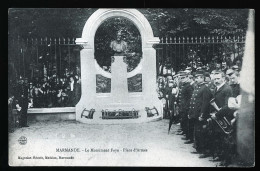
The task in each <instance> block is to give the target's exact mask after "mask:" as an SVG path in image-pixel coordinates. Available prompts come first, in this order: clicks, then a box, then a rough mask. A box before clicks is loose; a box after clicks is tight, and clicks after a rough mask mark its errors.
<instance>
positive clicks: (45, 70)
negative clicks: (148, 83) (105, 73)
mask: <svg viewBox="0 0 260 171" xmlns="http://www.w3.org/2000/svg"><path fill="white" fill-rule="evenodd" d="M244 44H245V37H244V36H233V37H219V36H211V37H205V36H204V37H162V38H160V42H159V43H158V44H156V45H155V46H154V47H155V49H156V56H157V74H159V73H160V72H162V71H161V70H160V71H159V69H162V68H163V67H162V66H166V67H167V68H172V69H173V70H174V71H179V70H180V69H183V68H185V67H186V66H191V67H196V63H197V62H198V61H200V62H201V63H202V64H203V65H205V64H210V63H211V62H213V61H219V62H222V61H229V62H230V61H231V62H232V63H234V61H236V60H242V56H243V52H244ZM80 49H81V47H80V46H79V45H76V44H75V38H21V37H19V36H18V37H10V38H9V42H8V50H9V53H8V60H9V66H10V68H11V69H13V70H14V72H12V74H11V73H10V75H9V76H12V77H14V78H18V77H19V76H20V75H22V76H26V77H28V78H33V77H44V76H49V75H52V74H54V73H56V74H57V75H58V76H60V77H61V76H63V75H66V73H67V72H74V73H75V72H80V69H79V67H80V55H79V52H80Z"/></svg>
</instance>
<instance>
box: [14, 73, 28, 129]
mask: <svg viewBox="0 0 260 171" xmlns="http://www.w3.org/2000/svg"><path fill="white" fill-rule="evenodd" d="M16 99H17V100H18V105H19V106H20V107H21V111H20V113H21V117H20V121H19V124H20V125H19V126H20V127H28V125H27V109H28V86H27V78H23V77H20V80H19V82H18V86H17V87H16Z"/></svg>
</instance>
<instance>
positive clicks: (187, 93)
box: [177, 72, 193, 140]
mask: <svg viewBox="0 0 260 171" xmlns="http://www.w3.org/2000/svg"><path fill="white" fill-rule="evenodd" d="M180 84H181V87H180V91H179V94H178V107H179V114H180V117H181V130H182V132H180V133H178V134H177V135H184V134H187V131H188V115H187V111H188V108H189V101H190V97H191V94H192V91H193V87H192V86H191V85H190V79H189V77H188V74H187V73H186V72H180ZM183 139H185V140H187V138H183Z"/></svg>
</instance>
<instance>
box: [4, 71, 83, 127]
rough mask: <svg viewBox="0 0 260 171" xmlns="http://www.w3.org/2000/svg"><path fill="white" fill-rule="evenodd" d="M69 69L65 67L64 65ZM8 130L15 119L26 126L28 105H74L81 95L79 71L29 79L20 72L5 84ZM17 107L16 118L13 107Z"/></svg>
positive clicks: (30, 106) (33, 106)
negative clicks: (6, 85) (59, 75)
mask: <svg viewBox="0 0 260 171" xmlns="http://www.w3.org/2000/svg"><path fill="white" fill-rule="evenodd" d="M67 70H68V69H67ZM8 87H9V89H8V110H9V131H10V132H13V129H14V127H15V126H16V125H14V124H15V123H16V122H17V126H18V127H27V126H28V125H27V109H28V108H50V107H74V106H75V105H76V104H77V103H78V101H79V100H80V97H81V79H80V74H73V73H72V72H65V73H64V75H63V76H61V77H58V76H57V75H56V74H53V75H51V76H45V77H43V79H39V78H38V77H36V78H33V79H31V80H28V78H26V77H22V76H20V78H19V79H18V80H17V81H16V82H9V85H8ZM13 109H16V110H17V112H18V113H19V114H18V115H17V116H19V118H14V115H13V114H12V113H13V112H12V110H13Z"/></svg>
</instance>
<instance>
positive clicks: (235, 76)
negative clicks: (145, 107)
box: [157, 63, 241, 166]
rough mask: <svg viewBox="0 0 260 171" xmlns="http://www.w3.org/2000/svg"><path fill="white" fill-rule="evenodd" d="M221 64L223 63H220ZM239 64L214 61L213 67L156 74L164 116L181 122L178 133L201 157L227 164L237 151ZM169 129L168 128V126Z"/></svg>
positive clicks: (235, 158)
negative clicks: (230, 64) (157, 75)
mask: <svg viewBox="0 0 260 171" xmlns="http://www.w3.org/2000/svg"><path fill="white" fill-rule="evenodd" d="M223 64H224V63H223ZM239 76H240V66H237V65H233V66H230V67H227V66H226V65H222V66H221V63H220V64H218V63H216V65H215V67H214V68H212V70H209V69H208V68H206V67H198V68H196V69H195V70H194V69H193V70H192V68H191V67H187V68H186V69H185V70H181V71H179V72H178V73H174V72H164V73H163V74H161V75H160V76H159V77H158V90H157V92H158V96H159V98H160V99H161V100H162V102H163V104H164V118H169V119H170V125H169V127H171V125H172V124H176V125H180V128H179V130H178V131H177V135H182V136H183V137H182V139H183V140H185V142H184V143H185V144H193V148H194V149H195V151H194V152H192V153H195V154H200V156H199V157H200V158H206V157H212V161H220V165H222V166H228V165H230V164H232V163H233V162H235V161H238V159H239V157H238V154H237V152H236V143H237V141H236V120H237V117H238V113H237V110H238V109H239V106H240V103H241V95H240V85H239ZM169 130H170V128H169Z"/></svg>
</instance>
